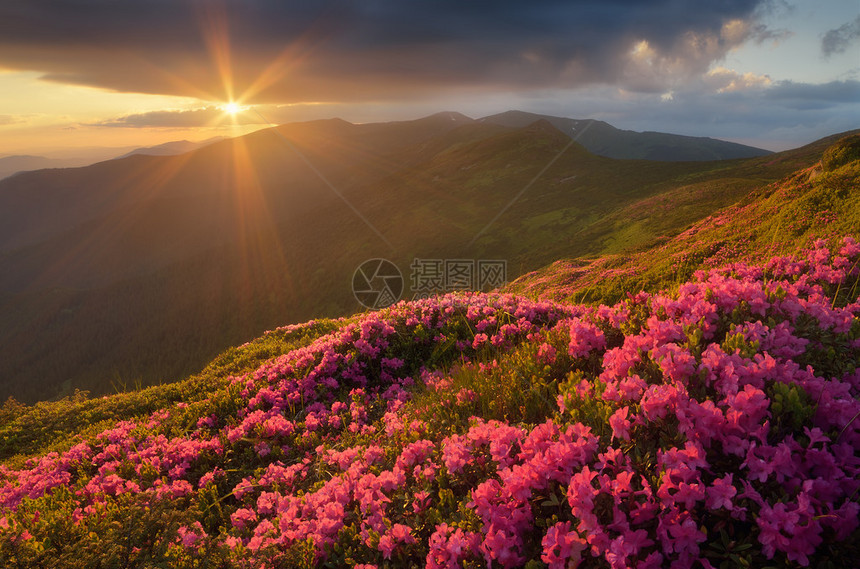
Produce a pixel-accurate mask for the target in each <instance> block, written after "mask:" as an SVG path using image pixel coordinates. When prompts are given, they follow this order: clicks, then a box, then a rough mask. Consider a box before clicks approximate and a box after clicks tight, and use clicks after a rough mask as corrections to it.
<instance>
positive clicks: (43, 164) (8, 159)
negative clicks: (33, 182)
mask: <svg viewBox="0 0 860 569" xmlns="http://www.w3.org/2000/svg"><path fill="white" fill-rule="evenodd" d="M85 164H87V162H86V161H84V162H82V161H80V160H78V159H60V158H46V157H45V156H31V155H28V154H24V155H16V156H3V157H2V158H0V180H2V179H3V178H8V177H9V176H11V175H12V174H15V173H17V172H23V171H28V170H42V169H44V168H74V167H75V166H84V165H85Z"/></svg>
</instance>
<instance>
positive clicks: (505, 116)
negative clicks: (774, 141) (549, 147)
mask: <svg viewBox="0 0 860 569" xmlns="http://www.w3.org/2000/svg"><path fill="white" fill-rule="evenodd" d="M541 119H542V120H545V121H547V122H549V123H550V124H552V125H553V126H554V127H556V128H557V129H558V130H560V131H561V132H563V133H565V134H567V135H568V136H570V137H571V138H573V139H574V140H576V141H577V142H578V143H580V144H581V145H583V146H584V147H585V148H586V149H588V151H589V152H592V153H593V154H597V155H598V156H606V157H607V158H619V159H633V160H665V161H670V162H681V161H688V160H728V159H733V158H754V157H756V156H767V155H768V154H771V152H770V151H769V150H763V149H761V148H755V147H753V146H746V145H743V144H737V143H735V142H726V141H724V140H716V139H714V138H705V137H694V136H682V135H678V134H667V133H665V132H634V131H632V130H620V129H617V128H615V127H614V126H612V125H611V124H608V123H605V122H603V121H598V120H591V119H588V120H577V119H568V118H562V117H553V116H548V115H536V114H534V113H526V112H523V111H508V112H506V113H501V114H498V115H492V116H489V117H485V118H483V119H480V120H481V121H482V122H490V123H493V124H500V125H503V126H512V127H523V126H526V125H529V124H531V123H533V122H535V121H537V120H541Z"/></svg>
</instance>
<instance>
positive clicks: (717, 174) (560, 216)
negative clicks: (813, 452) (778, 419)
mask: <svg viewBox="0 0 860 569" xmlns="http://www.w3.org/2000/svg"><path fill="white" fill-rule="evenodd" d="M819 158H820V150H819V151H818V154H816V152H815V150H814V149H813V148H811V147H810V148H808V149H801V150H798V151H793V152H786V153H780V154H776V155H772V156H768V157H764V158H755V159H749V160H737V161H718V162H707V163H705V162H674V163H666V162H654V161H647V162H642V161H619V160H613V159H609V158H605V157H600V156H595V155H593V154H591V153H589V152H588V151H587V150H586V149H585V148H583V147H582V146H580V145H579V144H577V143H573V142H571V139H570V137H569V136H568V135H567V134H565V133H563V132H561V131H559V130H558V129H557V128H555V127H554V126H553V125H552V124H550V123H549V122H548V121H546V120H539V121H537V122H535V123H533V124H530V125H528V126H526V127H523V128H513V127H505V126H502V125H497V124H493V123H488V122H481V121H473V120H471V119H468V118H467V117H464V116H462V115H457V114H453V113H440V114H437V115H433V116H430V117H426V118H424V119H420V120H416V121H404V122H395V123H377V124H359V125H356V124H351V123H348V122H346V121H342V120H337V119H334V120H324V121H312V122H308V123H294V124H289V125H284V126H282V127H277V128H272V129H266V130H262V131H258V132H255V133H252V134H249V135H247V136H244V137H239V138H236V139H230V140H224V141H220V142H216V143H213V144H211V145H208V146H206V147H204V148H200V149H198V150H196V151H193V152H190V153H186V154H182V155H179V156H143V155H134V156H129V157H127V158H123V159H119V160H112V161H107V162H102V163H99V164H94V165H92V166H89V167H86V168H78V169H73V170H45V171H39V172H31V173H25V174H21V175H18V176H15V177H14V178H11V179H7V180H4V181H2V182H0V394H2V395H3V396H4V397H5V396H6V395H14V396H15V397H16V398H19V399H22V400H25V401H35V400H37V399H45V398H48V397H52V396H55V395H57V394H62V393H70V392H72V391H73V390H74V389H76V388H81V389H88V390H91V391H92V392H94V393H106V392H110V391H112V390H116V389H124V388H126V387H128V386H132V385H150V384H153V383H158V382H161V381H170V380H173V379H175V378H178V377H183V376H186V375H188V374H190V373H193V372H194V371H196V370H198V369H200V367H201V366H202V365H204V364H205V362H206V361H208V360H209V359H211V358H212V357H214V355H215V354H217V353H218V352H219V351H221V350H223V349H224V348H225V347H227V346H229V345H233V344H237V343H240V342H242V341H244V340H245V339H248V338H252V337H255V336H256V335H259V334H260V333H261V332H262V331H264V330H267V329H271V328H273V327H276V326H279V325H282V324H283V323H287V322H300V321H303V320H306V319H308V318H313V317H320V316H340V315H345V314H350V313H353V312H355V311H356V310H359V309H361V305H360V304H359V303H358V301H357V300H356V297H355V296H354V294H353V291H352V283H353V279H354V277H355V274H356V270H357V268H358V267H359V266H361V265H362V263H364V261H367V260H371V259H377V258H384V259H387V260H389V261H391V262H392V263H393V264H394V265H395V266H397V267H398V268H399V270H400V272H401V274H402V275H403V277H404V285H405V286H404V291H403V294H404V297H405V298H409V297H411V296H412V295H413V294H417V293H426V292H432V290H431V291H427V290H424V288H426V287H422V286H418V285H419V283H418V279H419V277H422V274H418V273H419V271H418V269H421V271H424V270H425V269H426V267H431V268H432V266H435V265H433V263H436V262H438V263H442V262H444V261H445V260H451V261H457V260H462V261H465V262H466V263H467V264H468V263H472V264H471V267H472V269H471V270H472V271H473V276H475V274H476V272H477V271H479V270H480V269H479V268H477V267H478V265H477V263H478V262H479V261H504V262H505V263H506V274H507V277H508V278H509V279H512V278H514V277H517V276H519V275H521V274H524V273H526V272H528V271H533V270H536V269H538V268H540V267H541V266H543V265H545V264H546V263H549V262H551V261H553V260H555V259H558V258H561V257H565V256H570V255H584V254H595V253H601V252H608V251H615V250H617V249H618V248H619V247H621V246H622V244H623V245H624V246H629V247H636V246H641V245H644V244H646V243H648V242H649V241H650V240H651V239H653V238H654V236H655V235H654V234H653V233H651V232H650V230H645V229H643V230H642V231H638V232H635V233H634V232H632V231H627V232H626V233H624V232H621V231H618V232H614V231H613V232H607V231H608V230H607V228H608V227H611V226H608V225H607V224H606V220H608V219H614V217H613V216H617V215H618V213H619V212H620V211H624V210H625V208H631V207H634V206H635V204H639V203H642V202H643V201H645V202H647V200H649V199H653V200H659V196H662V195H665V194H666V193H667V192H676V193H679V194H684V195H686V194H691V195H695V196H696V197H695V199H694V200H693V199H691V200H688V201H689V204H688V205H687V206H685V207H683V208H679V209H678V210H677V211H673V212H672V215H670V216H666V215H661V216H658V217H659V218H660V219H661V220H662V221H661V225H660V227H659V231H660V232H671V231H680V230H682V229H683V228H684V227H685V226H687V225H688V224H690V223H692V222H694V221H696V220H699V219H701V218H702V217H705V216H707V215H709V214H710V213H711V212H713V211H714V210H715V209H716V208H719V207H724V206H726V205H729V204H731V203H734V202H736V201H737V200H738V199H741V198H743V197H744V196H745V195H747V194H748V193H749V192H750V191H753V190H754V189H755V188H758V187H760V186H761V185H762V184H765V183H768V182H771V181H774V180H777V179H779V178H780V177H782V176H784V175H785V174H786V173H787V172H790V171H793V170H795V169H797V168H799V167H804V166H809V165H811V164H813V163H814V162H815V161H816V160H818V159H819ZM416 259H417V260H419V261H416ZM422 259H423V260H425V261H420V260H422ZM422 263H423V264H422ZM451 265H452V267H456V266H457V264H456V263H452V264H451ZM416 267H417V268H416ZM422 267H423V268H422ZM463 270H466V269H463ZM423 277H426V275H423ZM461 277H463V278H466V277H468V275H465V276H464V275H461ZM437 280H438V279H437ZM467 280H468V279H467ZM475 280H477V279H475ZM437 284H438V283H437ZM455 284H456V283H455ZM472 284H473V285H474V284H475V283H472ZM450 286H453V285H450ZM167 339H170V341H169V343H168V344H167V345H166V344H165V341H166V340H167Z"/></svg>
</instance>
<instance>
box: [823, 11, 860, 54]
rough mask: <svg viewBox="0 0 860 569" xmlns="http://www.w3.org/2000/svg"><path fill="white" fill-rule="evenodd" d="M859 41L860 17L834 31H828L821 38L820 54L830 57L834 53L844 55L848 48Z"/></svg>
mask: <svg viewBox="0 0 860 569" xmlns="http://www.w3.org/2000/svg"><path fill="white" fill-rule="evenodd" d="M858 39H860V16H857V17H856V18H855V19H854V21H853V22H848V23H847V24H843V25H842V26H840V27H838V28H836V29H835V30H830V31H829V32H827V33H826V34H824V37H822V38H821V53H822V54H824V56H825V57H830V56H831V55H833V54H835V53H845V52H846V51H848V47H849V46H850V45H851V44H852V43H853V42H855V41H857V40H858Z"/></svg>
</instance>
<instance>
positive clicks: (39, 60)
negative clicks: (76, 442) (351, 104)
mask: <svg viewBox="0 0 860 569" xmlns="http://www.w3.org/2000/svg"><path fill="white" fill-rule="evenodd" d="M768 4H769V1H768V0H730V1H725V2H706V3H702V2H694V1H687V2H680V3H679V2H678V1H677V0H585V1H579V2H569V1H566V0H534V1H532V2H528V3H525V2H521V1H517V0H496V1H494V2H462V1H461V0H412V1H410V2H403V1H402V0H377V1H374V2H353V1H348V0H334V1H322V0H290V1H284V0H205V1H204V0H147V1H146V2H104V1H103V0H75V1H74V2H70V1H68V0H4V1H3V2H2V3H0V65H2V66H5V67H10V68H16V69H29V70H38V71H41V72H43V73H44V76H45V78H47V79H50V80H54V81H63V82H70V83H79V84H85V85H92V86H98V87H104V88H110V89H115V90H119V91H133V92H143V93H161V94H172V95H183V96H192V97H198V98H202V99H205V100H212V101H216V100H228V99H230V98H242V97H243V96H244V99H245V100H244V101H243V102H246V103H260V102H268V103H285V102H310V101H313V102H325V101H329V102H331V101H334V102H343V101H379V100H396V99H402V98H405V97H422V96H425V95H426V94H427V93H428V92H436V93H446V92H450V91H451V90H452V89H481V90H485V91H491V90H498V89H511V90H528V89H534V88H556V87H564V88H577V87H582V86H587V85H597V84H611V85H619V86H623V87H624V88H627V89H631V90H636V91H640V90H641V91H645V92H652V91H653V92H666V91H667V90H669V89H671V88H673V87H674V85H675V84H676V83H678V82H680V81H683V80H685V79H686V78H688V77H689V76H691V75H695V74H701V73H705V72H706V71H707V70H708V69H709V67H710V66H711V65H712V64H713V63H714V62H715V61H720V60H722V58H724V57H725V55H726V53H727V52H728V51H730V50H731V49H733V48H734V47H737V46H738V45H740V44H741V43H743V42H745V41H764V39H762V38H768V37H770V36H769V34H771V35H772V34H778V33H779V32H771V31H769V30H767V28H764V27H762V26H761V24H758V23H756V22H755V18H756V17H757V16H756V15H757V14H758V13H759V12H760V11H761V9H762V7H763V6H767V5H768ZM643 42H644V43H643ZM637 46H643V47H647V49H639V48H637ZM637 49H638V51H637Z"/></svg>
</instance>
